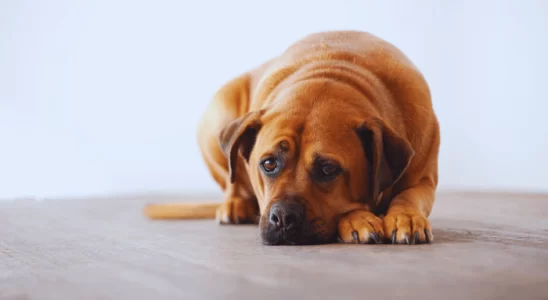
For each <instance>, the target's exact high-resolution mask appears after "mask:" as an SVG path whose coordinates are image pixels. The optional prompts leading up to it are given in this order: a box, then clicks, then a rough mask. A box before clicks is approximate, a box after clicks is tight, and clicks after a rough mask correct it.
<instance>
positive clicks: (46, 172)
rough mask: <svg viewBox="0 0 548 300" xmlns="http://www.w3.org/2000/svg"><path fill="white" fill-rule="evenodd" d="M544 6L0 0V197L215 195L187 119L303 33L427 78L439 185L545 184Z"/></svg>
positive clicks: (547, 38)
mask: <svg viewBox="0 0 548 300" xmlns="http://www.w3.org/2000/svg"><path fill="white" fill-rule="evenodd" d="M547 3H548V2H546V1H540V0H539V1H494V0H493V1H470V0H467V1H435V0H432V1H405V0H400V1H363V0H362V1H275V2H273V1H268V2H267V1H220V0H219V1H129V0H109V1H101V0H100V1H58V0H48V1H40V0H36V1H23V0H20V1H18V0H13V1H9V0H4V1H0V141H1V144H0V198H6V197H19V196H40V197H50V196H86V195H96V194H110V193H128V192H132V193H133V192H154V191H160V192H186V193H193V192H212V191H213V192H217V187H216V186H215V185H214V184H213V181H212V180H211V179H210V177H209V175H208V173H207V171H206V169H205V167H204V165H203V163H202V161H201V158H200V155H199V152H198V148H197V145H196V143H195V130H196V123H197V121H198V118H199V115H200V114H201V112H202V111H203V110H204V108H205V105H206V104H207V102H208V101H209V99H210V97H211V95H212V94H213V93H214V92H215V90H216V88H218V87H219V86H220V85H221V84H223V83H224V82H225V81H227V80H229V79H230V78H232V77H233V76H235V75H237V74H239V73H241V72H243V71H245V70H246V69H248V68H251V67H253V66H255V65H257V64H259V63H260V62H262V61H263V60H265V59H268V58H270V57H272V56H274V55H276V54H277V53H279V52H281V51H282V50H283V49H284V48H285V47H287V46H288V45H289V44H290V43H292V42H293V41H295V40H296V39H298V38H300V37H302V36H303V35H306V34H308V33H311V32H315V31H320V30H333V29H358V30H365V31H370V32H372V33H374V34H376V35H379V36H381V37H383V38H385V39H387V40H389V41H390V42H392V43H394V44H395V45H396V46H398V47H400V48H401V49H402V50H403V51H404V52H405V53H406V54H407V55H408V56H409V57H410V58H411V59H412V60H413V61H414V62H415V63H416V64H417V66H418V67H419V68H420V69H421V70H422V71H423V73H424V75H425V76H426V78H427V80H428V82H429V83H430V85H431V89H432V93H433V97H434V104H435V109H436V111H437V113H438V116H439V119H440V121H441V125H442V151H441V156H440V188H451V189H453V188H459V189H460V188H464V189H469V188H473V189H476V188H480V189H503V190H525V191H533V192H537V191H544V192H546V191H548V185H547V184H546V182H547V179H548V176H546V175H545V173H546V170H547V169H548V159H547V157H546V155H547V154H548V121H547V117H546V116H545V114H546V111H548V104H547V102H548V89H547V85H546V84H547V81H548V75H547V70H548V58H547V53H548V22H547V21H546V16H547V15H548V4H547Z"/></svg>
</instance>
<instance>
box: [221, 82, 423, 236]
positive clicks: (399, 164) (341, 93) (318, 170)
mask: <svg viewBox="0 0 548 300" xmlns="http://www.w3.org/2000/svg"><path fill="white" fill-rule="evenodd" d="M311 85H312V86H311ZM317 85H319V86H317ZM311 91H316V92H311ZM277 97H279V98H280V97H283V100H282V101H276V102H275V103H278V104H273V105H271V106H269V107H268V108H265V109H263V110H260V111H254V112H250V113H248V114H247V115H245V116H243V117H241V118H239V119H237V120H235V121H234V122H232V123H231V124H230V125H229V126H227V128H225V130H223V132H222V133H221V137H220V144H221V148H222V149H223V151H224V153H225V154H226V156H227V158H228V160H229V172H230V176H231V178H232V180H234V175H235V173H236V172H245V171H246V170H236V166H237V159H238V157H239V156H241V157H242V158H243V159H244V160H245V161H246V162H247V168H248V170H247V171H248V173H249V176H250V180H251V182H252V185H253V189H254V192H255V194H256V196H257V199H258V201H259V207H260V212H261V220H260V229H261V235H262V239H263V242H264V243H265V244H315V243H325V242H331V241H333V240H334V239H335V238H336V233H337V223H338V220H339V218H340V217H341V216H342V215H343V214H345V213H347V212H349V211H352V210H354V209H358V208H364V207H366V206H369V205H371V204H372V203H373V205H374V203H375V200H377V197H378V196H379V194H380V192H381V191H383V190H384V189H386V188H388V187H390V186H392V185H393V184H394V183H395V182H396V181H397V180H398V179H399V178H400V177H401V175H402V173H403V172H404V170H405V169H406V167H407V166H408V164H409V162H410V159H411V157H412V156H413V150H412V149H411V147H410V144H409V143H408V142H407V141H405V140H404V139H402V138H401V137H399V136H398V135H397V134H396V133H395V132H394V131H393V130H392V129H390V128H389V127H388V126H387V125H386V124H385V123H384V122H383V121H382V120H381V119H379V118H376V117H372V115H374V114H373V113H368V112H367V111H366V110H363V111H362V110H360V109H357V108H356V106H355V103H356V101H367V100H363V97H364V96H363V95H362V94H361V93H359V92H357V91H356V90H355V89H353V88H351V87H348V86H346V85H342V84H339V83H332V82H327V83H325V82H324V83H313V82H312V83H311V82H306V83H302V84H298V85H295V86H293V87H291V88H288V89H287V90H285V91H284V92H282V93H280V94H279V95H278V96H277ZM353 99H356V101H354V100H353ZM360 99H362V100H360Z"/></svg>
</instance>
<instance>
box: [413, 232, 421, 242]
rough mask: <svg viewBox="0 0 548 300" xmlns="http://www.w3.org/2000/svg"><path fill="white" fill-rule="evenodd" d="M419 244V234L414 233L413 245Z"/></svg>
mask: <svg viewBox="0 0 548 300" xmlns="http://www.w3.org/2000/svg"><path fill="white" fill-rule="evenodd" d="M420 243H421V242H420V241H419V232H418V231H417V232H415V237H414V238H413V244H420Z"/></svg>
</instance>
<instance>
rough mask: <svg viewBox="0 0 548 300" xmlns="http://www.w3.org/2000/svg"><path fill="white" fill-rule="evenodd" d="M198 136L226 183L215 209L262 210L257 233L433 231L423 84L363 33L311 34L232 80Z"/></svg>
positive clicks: (222, 213) (419, 236)
mask: <svg viewBox="0 0 548 300" xmlns="http://www.w3.org/2000/svg"><path fill="white" fill-rule="evenodd" d="M198 141H199V145H200V148H201V151H202V154H203V158H204V160H205V162H206V164H207V166H208V168H209V170H210V172H211V175H212V176H213V178H214V179H215V181H216V182H217V183H218V184H219V185H220V187H221V188H222V189H223V191H224V198H225V199H224V203H222V204H221V205H220V206H219V207H218V208H217V218H218V220H219V221H220V222H221V223H222V224H238V223H251V222H255V220H256V216H257V215H260V216H261V217H260V222H259V223H260V230H261V235H262V239H263V242H264V243H265V244H313V243H325V242H331V241H333V240H335V239H336V238H337V237H338V238H339V240H341V241H342V242H345V243H378V242H380V241H381V240H382V239H383V237H384V239H386V240H389V241H391V242H392V243H406V244H414V243H415V244H416V243H428V242H430V241H432V239H433V236H432V231H431V227H430V223H429V222H428V220H427V217H428V215H429V214H430V212H431V209H432V205H433V203H434V193H435V190H436V186H437V183H438V150H439V143H440V134H439V125H438V121H437V118H436V116H435V114H434V111H433V109H432V103H431V99H430V91H429V88H428V85H427V83H426V81H425V80H424V78H423V76H422V75H421V73H420V72H419V71H418V70H417V68H416V67H415V66H414V65H413V64H412V63H411V62H410V61H409V59H408V58H407V57H406V56H405V55H404V54H403V53H401V52H400V51H399V50H398V49H397V48H396V47H394V46H393V45H391V44H389V43H388V42H386V41H383V40H381V39H380V38H378V37H375V36H373V35H371V34H368V33H363V32H354V31H345V32H324V33H317V34H312V35H309V36H307V37H305V38H303V39H301V40H300V41H298V42H297V43H295V44H293V45H292V46H291V47H289V49H287V50H286V51H285V52H284V53H282V54H281V55H280V56H278V57H276V58H275V59H273V60H270V61H268V62H267V63H265V64H264V65H262V66H260V67H258V68H257V69H255V70H252V71H250V72H248V73H245V74H243V75H241V76H239V77H238V78H235V79H233V80H232V81H230V82H229V83H227V84H226V85H225V86H224V87H222V88H221V89H220V90H219V91H218V92H217V94H216V96H215V98H214V99H213V101H212V102H211V103H210V105H209V108H208V109H207V111H206V112H205V114H204V116H203V117H202V120H201V122H200V124H199V130H198ZM160 214H161V213H160ZM382 215H385V217H384V219H383V220H381V219H380V218H379V216H382Z"/></svg>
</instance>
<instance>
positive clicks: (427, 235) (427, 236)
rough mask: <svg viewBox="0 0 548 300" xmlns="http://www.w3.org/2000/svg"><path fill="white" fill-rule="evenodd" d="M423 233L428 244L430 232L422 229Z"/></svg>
mask: <svg viewBox="0 0 548 300" xmlns="http://www.w3.org/2000/svg"><path fill="white" fill-rule="evenodd" d="M424 235H426V243H427V244H430V233H429V232H428V230H426V229H425V230H424Z"/></svg>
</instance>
